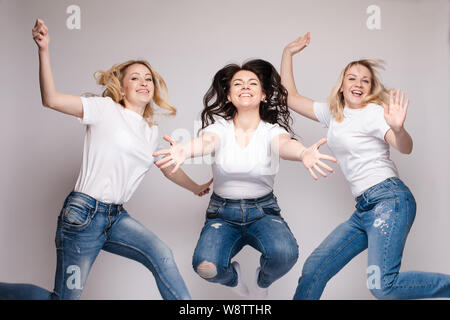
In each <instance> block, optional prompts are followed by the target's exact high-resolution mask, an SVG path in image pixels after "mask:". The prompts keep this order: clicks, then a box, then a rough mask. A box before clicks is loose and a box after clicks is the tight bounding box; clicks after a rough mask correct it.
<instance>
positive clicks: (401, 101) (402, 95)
mask: <svg viewBox="0 0 450 320" xmlns="http://www.w3.org/2000/svg"><path fill="white" fill-rule="evenodd" d="M403 100H405V92H403V91H402V93H401V95H400V106H401V107H403Z"/></svg>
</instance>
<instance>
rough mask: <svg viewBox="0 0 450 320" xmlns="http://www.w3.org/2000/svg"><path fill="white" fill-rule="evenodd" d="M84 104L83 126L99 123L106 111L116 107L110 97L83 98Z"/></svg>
mask: <svg viewBox="0 0 450 320" xmlns="http://www.w3.org/2000/svg"><path fill="white" fill-rule="evenodd" d="M81 103H82V104H83V119H80V121H81V123H82V124H89V125H92V124H95V123H98V122H99V121H100V120H101V119H102V117H103V113H104V112H105V110H107V109H108V108H110V107H111V106H114V103H115V102H114V101H113V100H112V99H111V98H109V97H81Z"/></svg>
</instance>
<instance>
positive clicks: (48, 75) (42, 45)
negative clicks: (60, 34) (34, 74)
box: [32, 19, 83, 118]
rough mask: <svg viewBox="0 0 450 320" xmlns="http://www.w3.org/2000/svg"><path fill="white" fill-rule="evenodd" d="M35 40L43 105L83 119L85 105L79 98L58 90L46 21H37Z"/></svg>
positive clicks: (33, 32) (33, 30) (34, 32)
mask: <svg viewBox="0 0 450 320" xmlns="http://www.w3.org/2000/svg"><path fill="white" fill-rule="evenodd" d="M32 34H33V39H34V41H35V42H36V44H37V46H38V48H39V83H40V87H41V98H42V104H43V105H44V106H45V107H49V108H51V109H54V110H56V111H59V112H63V113H66V114H70V115H73V116H76V117H79V118H82V117H83V105H82V103H81V98H80V97H79V96H75V95H70V94H63V93H60V92H58V90H57V89H56V85H55V81H54V79H53V74H52V69H51V65H50V55H49V48H48V46H49V43H50V36H49V34H48V28H47V26H46V25H45V23H44V21H42V20H40V19H37V20H36V24H35V25H34V28H33V29H32Z"/></svg>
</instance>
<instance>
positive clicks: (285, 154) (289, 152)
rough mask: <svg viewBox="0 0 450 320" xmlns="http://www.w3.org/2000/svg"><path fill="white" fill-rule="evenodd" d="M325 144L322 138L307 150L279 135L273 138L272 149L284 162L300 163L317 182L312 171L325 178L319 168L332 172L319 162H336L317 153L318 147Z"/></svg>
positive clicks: (324, 174) (325, 175)
mask: <svg viewBox="0 0 450 320" xmlns="http://www.w3.org/2000/svg"><path fill="white" fill-rule="evenodd" d="M326 142H327V139H326V138H323V139H320V140H319V141H318V142H316V143H315V144H313V145H312V146H310V147H308V148H307V147H305V146H304V145H303V144H301V143H300V142H298V141H297V140H294V139H291V137H290V136H289V135H288V134H280V135H278V136H276V137H274V138H273V140H272V147H274V148H275V150H278V153H279V155H280V157H281V158H282V159H284V160H290V161H301V162H302V163H303V165H304V166H305V168H306V169H307V170H308V171H309V173H310V174H311V176H312V177H313V178H314V180H317V179H318V178H317V175H316V174H315V173H314V170H315V171H317V172H318V173H319V174H320V175H322V176H323V177H325V178H326V177H327V176H328V175H327V174H326V173H325V172H324V171H323V170H322V169H321V168H323V169H325V170H327V171H328V172H334V170H333V169H332V168H331V167H329V166H327V165H326V164H325V163H323V162H322V161H321V160H329V161H332V162H337V160H336V159H335V158H334V157H331V156H328V155H326V154H322V153H320V152H319V148H320V146H321V145H323V144H325V143H326ZM320 167H321V168H320ZM313 169H314V170H313Z"/></svg>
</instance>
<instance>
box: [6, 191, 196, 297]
mask: <svg viewBox="0 0 450 320" xmlns="http://www.w3.org/2000/svg"><path fill="white" fill-rule="evenodd" d="M55 243H56V252H57V266H56V275H55V286H54V291H53V292H49V291H47V290H45V289H42V288H40V287H37V286H35V285H31V284H10V283H0V299H17V300H19V299H20V300H22V299H27V300H28V299H37V300H50V299H79V298H80V296H81V293H82V291H83V286H84V284H85V282H86V279H87V277H88V274H89V271H90V269H91V266H92V264H93V263H94V261H95V259H96V257H97V255H98V254H99V252H100V250H102V249H103V250H105V251H108V252H111V253H114V254H118V255H120V256H123V257H126V258H129V259H133V260H135V261H138V262H140V263H142V264H143V265H144V266H145V267H147V268H148V269H149V270H150V271H151V272H152V273H153V275H154V277H155V280H156V284H157V286H158V289H159V291H160V293H161V296H162V297H163V298H164V299H190V295H189V292H188V290H187V288H186V286H185V284H184V281H183V279H182V278H181V275H180V273H179V272H178V269H177V266H176V265H175V261H174V258H173V255H172V252H171V250H170V249H169V248H168V247H167V246H166V245H165V244H164V243H163V242H162V241H161V240H160V239H158V237H157V236H156V235H155V234H153V233H152V232H151V231H149V230H148V229H146V228H145V227H144V226H143V225H141V224H140V223H139V222H138V221H136V220H135V219H133V218H132V217H131V216H130V215H129V214H128V213H127V211H126V210H125V209H124V208H123V206H122V205H115V204H106V203H102V202H100V201H97V200H95V199H94V198H92V197H90V196H88V195H86V194H83V193H80V192H71V193H70V194H69V195H68V196H67V198H66V200H65V202H64V206H63V208H62V210H61V213H60V215H59V217H58V227H57V230H56V238H55Z"/></svg>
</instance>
